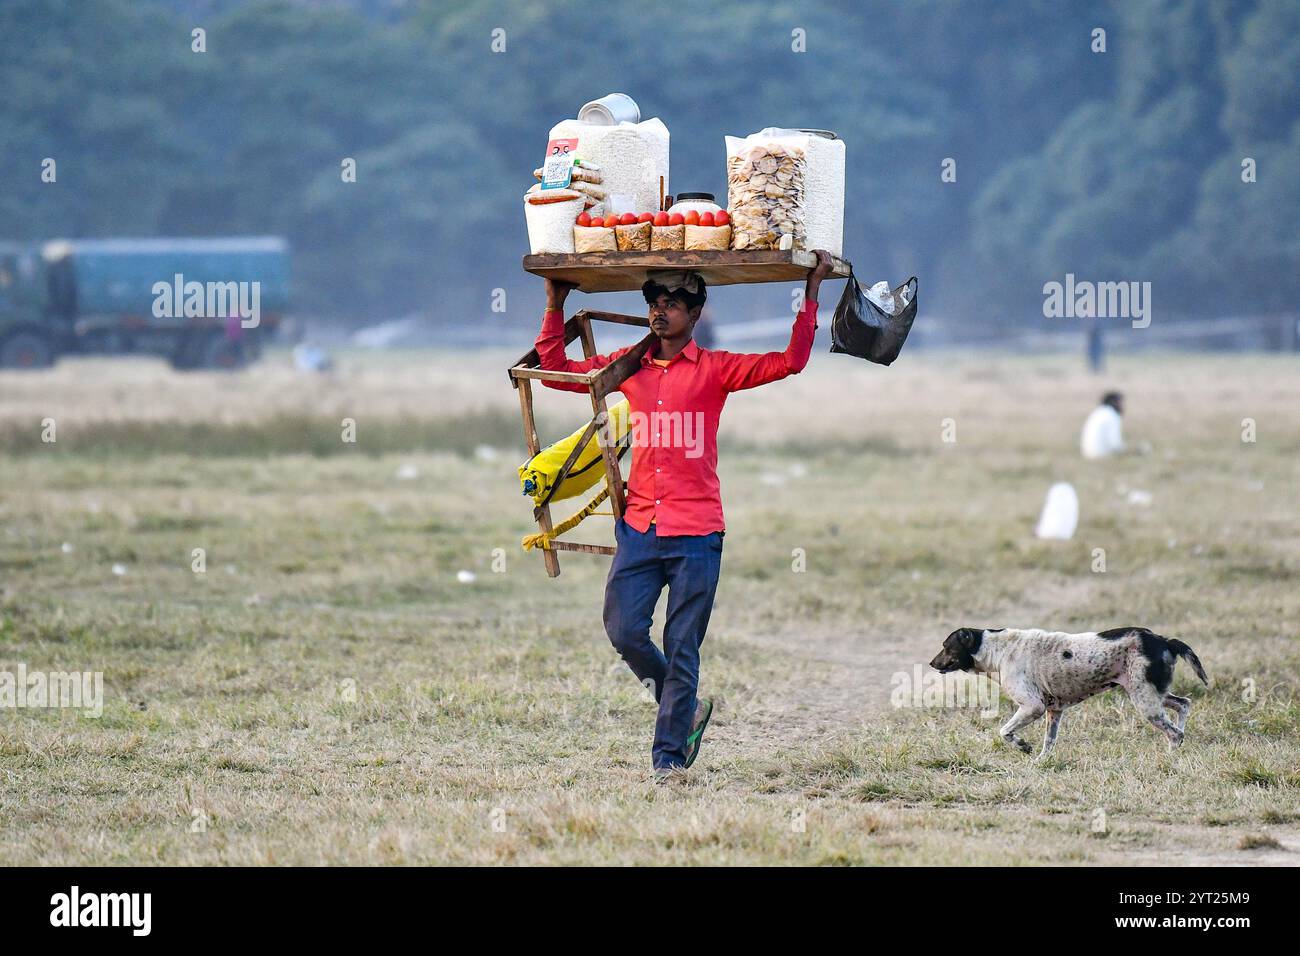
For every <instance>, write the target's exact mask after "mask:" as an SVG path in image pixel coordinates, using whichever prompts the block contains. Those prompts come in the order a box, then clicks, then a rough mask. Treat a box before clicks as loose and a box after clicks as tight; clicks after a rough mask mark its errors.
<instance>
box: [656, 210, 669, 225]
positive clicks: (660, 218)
mask: <svg viewBox="0 0 1300 956" xmlns="http://www.w3.org/2000/svg"><path fill="white" fill-rule="evenodd" d="M653 222H654V224H655V225H656V226H666V225H668V213H666V212H657V213H655V217H654V220H653Z"/></svg>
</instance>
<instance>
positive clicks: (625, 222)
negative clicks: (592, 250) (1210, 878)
mask: <svg viewBox="0 0 1300 956" xmlns="http://www.w3.org/2000/svg"><path fill="white" fill-rule="evenodd" d="M618 224H619V225H620V226H632V225H635V224H636V213H633V212H625V213H623V215H621V216H619V217H618Z"/></svg>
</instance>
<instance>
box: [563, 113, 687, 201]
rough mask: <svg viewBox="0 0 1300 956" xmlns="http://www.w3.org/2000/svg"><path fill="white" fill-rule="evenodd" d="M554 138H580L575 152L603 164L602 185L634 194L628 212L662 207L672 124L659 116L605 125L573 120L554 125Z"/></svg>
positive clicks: (667, 191) (668, 187) (666, 191)
mask: <svg viewBox="0 0 1300 956" xmlns="http://www.w3.org/2000/svg"><path fill="white" fill-rule="evenodd" d="M550 138H551V139H577V141H578V147H577V149H576V150H574V155H576V156H577V157H578V158H579V159H582V160H586V161H589V162H592V163H595V164H596V165H597V166H599V167H600V175H601V183H600V185H601V188H602V189H604V190H605V191H606V192H608V193H611V194H613V193H618V194H620V195H627V196H631V197H632V204H633V206H634V207H635V208H634V209H629V210H627V211H628V212H637V213H642V212H657V211H658V210H659V177H660V176H662V177H663V189H664V194H665V195H670V194H671V193H672V187H671V183H670V181H669V179H668V140H669V137H668V127H666V126H665V125H664V124H663V121H662V120H660V119H659V118H658V117H655V118H652V119H648V120H643V121H641V122H640V123H619V124H617V125H616V126H604V125H599V124H596V123H584V122H581V121H580V120H576V119H569V120H564V121H562V122H560V123H557V124H556V125H555V126H553V127H552V128H551V133H550Z"/></svg>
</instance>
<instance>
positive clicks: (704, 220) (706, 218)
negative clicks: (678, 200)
mask: <svg viewBox="0 0 1300 956" xmlns="http://www.w3.org/2000/svg"><path fill="white" fill-rule="evenodd" d="M700 225H701V226H711V225H713V213H711V212H702V213H700Z"/></svg>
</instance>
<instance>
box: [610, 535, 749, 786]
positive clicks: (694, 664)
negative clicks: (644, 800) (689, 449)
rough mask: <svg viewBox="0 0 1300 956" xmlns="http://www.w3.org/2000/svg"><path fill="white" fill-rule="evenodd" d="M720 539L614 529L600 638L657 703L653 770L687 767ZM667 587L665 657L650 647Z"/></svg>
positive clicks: (711, 606) (720, 546) (716, 577)
mask: <svg viewBox="0 0 1300 956" xmlns="http://www.w3.org/2000/svg"><path fill="white" fill-rule="evenodd" d="M725 533H726V532H723V531H714V532H713V533H711V534H700V535H671V536H664V537H660V536H659V535H658V534H656V529H655V526H654V525H650V527H649V528H648V529H647V530H646V531H645V533H644V534H643V533H642V532H640V531H637V530H636V528H633V527H632V526H631V525H630V524H628V523H627V521H626V520H624V519H623V518H619V519H618V520H617V521H616V522H615V525H614V538H615V540H616V541H617V543H618V550H617V551H616V552H615V554H614V561H613V564H611V565H610V569H609V578H608V580H607V581H606V583H605V632H606V633H607V634H608V635H609V639H610V641H611V642H612V643H613V645H614V648H615V649H616V650H617V651H618V652H619V654H621V655H622V657H623V660H625V661H627V664H628V666H629V667H631V668H632V673H634V674H635V675H636V678H637V680H639V681H640V682H641V683H642V684H643V685H644V686H646V687H651V686H652V685H653V688H654V695H655V700H657V701H658V702H659V718H658V720H656V721H655V742H654V749H653V750H652V751H651V758H652V759H653V761H654V766H655V768H656V769H659V768H661V767H680V766H682V765H683V764H685V763H686V738H687V737H688V736H689V735H690V732H691V725H692V723H693V722H694V719H695V689H696V686H697V685H698V683H699V679H700V644H701V643H703V641H704V632H705V631H706V630H708V627H709V615H710V613H712V611H713V596H714V593H715V592H716V591H717V588H718V573H719V571H720V570H721V568H722V538H723V535H724V534H725ZM664 585H667V586H668V617H667V620H666V621H665V623H664V649H663V651H662V652H661V651H660V650H659V648H658V647H656V646H655V644H654V642H653V641H652V640H650V623H651V621H652V619H653V617H654V609H655V604H656V602H657V601H658V600H659V595H660V593H661V592H662V591H663V589H664Z"/></svg>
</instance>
